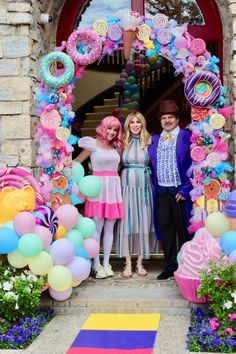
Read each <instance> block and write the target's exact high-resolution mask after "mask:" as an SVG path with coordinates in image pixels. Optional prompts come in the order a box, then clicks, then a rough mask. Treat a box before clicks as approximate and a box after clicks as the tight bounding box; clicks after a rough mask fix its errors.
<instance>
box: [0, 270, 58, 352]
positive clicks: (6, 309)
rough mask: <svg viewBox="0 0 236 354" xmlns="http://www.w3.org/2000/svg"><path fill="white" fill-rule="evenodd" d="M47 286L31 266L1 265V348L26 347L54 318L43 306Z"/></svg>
mask: <svg viewBox="0 0 236 354" xmlns="http://www.w3.org/2000/svg"><path fill="white" fill-rule="evenodd" d="M43 286H44V284H43V278H41V277H39V276H36V275H34V274H32V273H31V272H30V271H29V270H26V269H15V268H14V267H12V266H0V349H22V348H26V347H27V346H28V345H29V344H31V343H32V342H33V341H34V339H35V338H36V337H37V336H38V335H39V333H40V332H41V331H42V329H43V328H44V326H45V325H46V324H47V323H48V321H49V320H50V319H51V318H52V316H53V311H52V310H42V309H41V310H40V309H39V305H40V297H41V291H42V288H43Z"/></svg>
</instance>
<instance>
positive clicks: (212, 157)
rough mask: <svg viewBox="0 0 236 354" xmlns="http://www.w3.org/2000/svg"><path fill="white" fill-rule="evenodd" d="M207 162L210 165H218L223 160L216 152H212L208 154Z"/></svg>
mask: <svg viewBox="0 0 236 354" xmlns="http://www.w3.org/2000/svg"><path fill="white" fill-rule="evenodd" d="M206 162H207V165H209V166H210V167H216V166H217V165H218V164H219V163H220V162H221V160H220V156H219V155H218V154H217V153H216V152H212V153H211V154H209V155H207V158H206Z"/></svg>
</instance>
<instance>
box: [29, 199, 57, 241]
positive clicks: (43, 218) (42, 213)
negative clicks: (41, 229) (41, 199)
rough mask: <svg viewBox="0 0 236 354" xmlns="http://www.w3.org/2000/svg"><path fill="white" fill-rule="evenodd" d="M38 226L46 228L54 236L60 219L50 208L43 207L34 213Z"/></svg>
mask: <svg viewBox="0 0 236 354" xmlns="http://www.w3.org/2000/svg"><path fill="white" fill-rule="evenodd" d="M33 216H34V217H35V220H36V224H37V225H41V226H45V227H46V228H47V229H49V230H50V232H51V234H52V235H53V236H54V235H55V233H56V232H57V228H58V218H57V216H56V214H55V213H54V211H53V210H52V209H51V208H49V207H48V206H45V205H42V206H40V207H38V208H37V209H35V210H34V211H33Z"/></svg>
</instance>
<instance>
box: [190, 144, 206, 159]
mask: <svg viewBox="0 0 236 354" xmlns="http://www.w3.org/2000/svg"><path fill="white" fill-rule="evenodd" d="M190 155H191V158H192V160H193V161H196V162H200V161H203V160H204V159H205V156H206V150H205V148H204V147H202V146H195V147H194V148H193V149H192V150H191V153H190Z"/></svg>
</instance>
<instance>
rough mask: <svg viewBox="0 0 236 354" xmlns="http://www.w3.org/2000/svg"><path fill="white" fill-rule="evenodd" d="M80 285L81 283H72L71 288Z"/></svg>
mask: <svg viewBox="0 0 236 354" xmlns="http://www.w3.org/2000/svg"><path fill="white" fill-rule="evenodd" d="M80 284H81V281H73V282H72V287H73V288H75V287H76V286H79V285H80Z"/></svg>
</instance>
